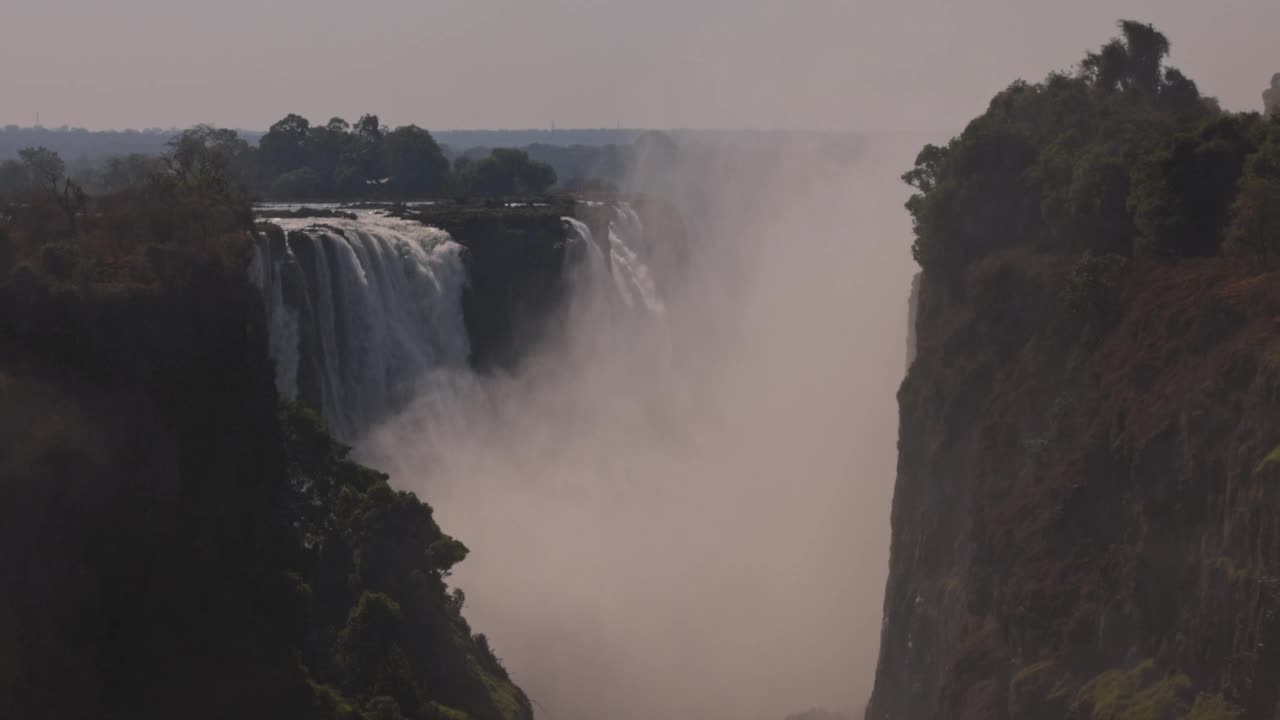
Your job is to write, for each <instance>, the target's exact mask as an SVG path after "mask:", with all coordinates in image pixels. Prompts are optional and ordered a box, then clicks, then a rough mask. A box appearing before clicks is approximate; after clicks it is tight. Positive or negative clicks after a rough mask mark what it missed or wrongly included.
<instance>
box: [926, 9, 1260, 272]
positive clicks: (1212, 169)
mask: <svg viewBox="0 0 1280 720" xmlns="http://www.w3.org/2000/svg"><path fill="white" fill-rule="evenodd" d="M1120 29H1121V37H1119V38H1116V39H1114V40H1111V41H1110V42H1108V43H1107V44H1106V45H1104V46H1103V47H1102V48H1101V49H1100V50H1098V51H1097V52H1091V53H1089V54H1087V55H1086V57H1085V59H1084V60H1083V61H1082V62H1081V64H1080V65H1079V67H1078V69H1077V71H1076V72H1075V73H1074V74H1071V75H1067V74H1062V73H1054V74H1051V75H1050V76H1049V77H1047V78H1046V79H1045V80H1044V81H1042V82H1040V83H1036V84H1029V83H1026V82H1022V81H1018V82H1015V83H1013V84H1012V85H1010V86H1009V87H1008V88H1007V89H1006V90H1004V91H1003V92H1001V93H1000V94H998V95H997V96H996V97H995V98H993V99H992V101H991V103H990V105H989V106H988V108H987V111H986V112H985V113H983V114H982V115H981V116H979V117H978V118H975V119H974V120H973V121H972V122H970V123H969V125H968V126H967V127H966V128H965V130H964V131H963V132H962V133H961V134H960V135H959V136H957V137H955V138H953V139H952V140H951V141H950V142H949V143H947V144H946V145H942V146H936V145H927V146H925V148H924V149H923V150H921V151H920V153H919V155H918V156H917V157H916V161H915V166H914V167H913V168H912V169H911V170H909V171H907V172H906V173H905V174H904V175H903V180H904V181H906V182H907V183H908V184H909V185H911V186H912V187H914V188H915V190H916V192H915V194H913V195H912V197H911V198H910V199H909V200H908V202H907V209H908V210H909V211H910V212H911V216H912V219H913V223H914V228H915V236H916V238H915V242H914V244H913V246H912V252H913V254H914V256H915V258H916V260H917V261H918V262H919V263H920V264H921V265H922V266H923V267H924V268H925V269H926V270H938V271H943V272H954V271H957V270H959V269H961V268H963V267H965V266H966V265H967V264H968V263H969V262H971V261H973V260H974V259H976V258H979V257H983V256H986V255H989V254H992V253H994V252H998V251H1000V250H1002V249H1005V248H1010V247H1013V246H1016V245H1032V244H1034V245H1038V246H1040V247H1044V248H1046V249H1050V250H1060V251H1081V250H1089V251H1092V252H1094V253H1098V254H1118V255H1131V254H1134V253H1135V252H1137V253H1149V254H1154V255H1159V256H1161V257H1168V258H1178V257H1186V256H1194V255H1207V254H1214V253H1216V252H1217V251H1218V249H1219V247H1220V245H1221V242H1222V238H1223V235H1224V232H1225V226H1226V224H1227V215H1228V211H1229V209H1230V208H1231V206H1232V202H1233V200H1234V198H1235V196H1236V186H1237V181H1238V179H1239V177H1240V175H1241V174H1242V172H1243V169H1244V166H1245V163H1246V160H1247V158H1249V156H1250V155H1251V154H1252V153H1253V152H1254V151H1255V150H1256V149H1257V138H1258V136H1259V132H1258V124H1259V123H1260V120H1259V118H1258V117H1257V116H1252V115H1243V116H1233V115H1225V114H1223V113H1222V112H1221V111H1220V110H1219V109H1218V108H1217V105H1216V103H1215V102H1213V101H1212V100H1209V99H1206V98H1203V97H1201V96H1200V93H1199V90H1198V88H1197V87H1196V85H1195V83H1194V82H1192V81H1191V80H1190V79H1188V78H1187V77H1186V76H1185V75H1183V74H1182V73H1181V72H1180V71H1178V70H1177V69H1176V68H1171V67H1166V66H1165V65H1164V61H1165V58H1166V57H1167V56H1168V53H1169V49H1170V44H1169V41H1168V39H1167V38H1166V37H1165V36H1164V35H1162V34H1161V33H1159V32H1158V31H1157V30H1156V29H1155V28H1153V27H1151V26H1150V25H1146V24H1143V23H1138V22H1134V21H1129V20H1125V21H1121V23H1120Z"/></svg>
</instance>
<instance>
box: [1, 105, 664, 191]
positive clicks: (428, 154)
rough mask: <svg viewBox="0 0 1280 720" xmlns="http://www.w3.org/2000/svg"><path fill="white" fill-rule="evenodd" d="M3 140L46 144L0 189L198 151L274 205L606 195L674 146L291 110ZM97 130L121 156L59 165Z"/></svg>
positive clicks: (15, 133) (124, 171)
mask: <svg viewBox="0 0 1280 720" xmlns="http://www.w3.org/2000/svg"><path fill="white" fill-rule="evenodd" d="M503 132H507V131H503ZM565 132H570V131H565ZM473 134H476V133H473ZM483 134H484V133H479V134H477V135H483ZM0 135H4V136H5V138H6V142H8V143H9V144H12V143H11V141H12V140H14V139H15V138H31V139H33V140H34V139H39V138H43V139H45V140H47V141H48V142H35V143H33V144H30V145H23V146H20V147H17V148H16V149H15V150H14V151H13V152H12V157H11V158H10V159H8V160H3V161H0V193H12V192H16V191H21V190H23V189H27V188H30V187H32V186H35V185H39V184H47V183H48V182H51V181H54V180H61V179H64V178H65V179H71V180H72V181H74V182H75V183H76V184H77V185H79V186H80V187H82V188H84V189H85V190H87V191H88V192H92V193H104V192H115V191H119V190H121V189H123V188H126V187H131V186H133V185H136V184H138V183H140V182H143V181H145V180H146V178H148V177H149V176H151V175H152V174H153V173H156V172H163V171H164V170H165V162H166V161H165V159H164V158H165V157H166V154H172V152H173V151H175V150H180V149H181V148H183V147H190V146H191V145H192V144H196V145H200V146H202V147H206V148H208V149H210V150H211V151H213V152H214V153H216V154H217V155H218V156H219V157H221V158H222V160H223V162H224V163H225V165H226V169H227V174H228V176H229V177H230V178H231V179H232V180H233V181H234V182H235V183H236V184H237V185H238V186H239V187H241V188H242V190H243V191H244V192H245V193H246V194H247V195H249V196H252V197H257V198H262V199H271V200H349V199H405V198H420V197H442V196H468V195H481V196H502V195H536V194H541V193H545V192H546V191H547V190H549V189H551V188H552V187H556V186H558V187H560V188H562V189H570V190H582V189H596V190H613V189H616V188H617V186H618V185H619V184H621V183H622V182H623V181H624V180H625V178H627V177H628V175H629V174H630V173H632V172H633V170H634V169H635V168H636V167H637V164H638V157H639V156H640V155H641V154H644V153H648V154H650V155H651V157H652V158H655V159H656V160H657V161H659V162H664V161H671V160H672V159H673V158H674V156H675V147H676V146H675V143H674V141H673V140H671V139H670V138H669V137H668V136H666V135H665V134H663V133H657V132H646V133H642V134H640V135H638V136H637V137H635V138H634V139H633V140H632V141H631V142H629V143H628V144H625V145H618V144H608V145H602V146H588V145H569V146H564V145H552V144H544V143H540V144H534V145H529V146H527V147H526V148H514V147H495V148H490V147H482V148H470V149H467V150H465V151H463V152H451V151H450V150H449V148H448V147H446V146H444V145H441V144H440V143H438V142H437V140H436V138H435V136H434V135H433V134H432V133H430V132H428V131H427V130H424V129H422V128H419V127H417V126H415V125H406V126H401V127H397V128H389V127H387V126H384V125H382V124H381V123H380V122H379V120H378V117H377V116H376V115H364V116H361V117H360V119H359V120H357V121H356V122H355V123H349V122H347V121H346V120H344V119H342V118H332V119H330V120H329V121H328V122H326V123H324V124H322V125H319V124H312V123H311V122H310V121H308V120H307V119H306V118H303V117H301V116H299V115H289V116H287V117H285V118H284V119H282V120H280V121H279V122H277V123H275V124H274V125H272V126H271V128H270V130H268V131H267V132H266V133H265V134H257V133H252V134H248V135H246V134H245V133H242V132H240V131H236V130H229V129H224V128H215V127H211V126H207V125H201V126H197V127H195V128H191V129H189V130H183V131H160V130H149V131H143V132H124V133H89V132H87V131H80V130H53V131H51V130H44V129H40V128H35V129H23V128H7V129H5V130H4V131H0ZM95 135H104V136H107V137H108V138H109V139H110V140H111V141H113V142H114V141H116V140H119V141H121V142H120V144H119V145H118V147H125V148H130V151H129V152H124V153H119V154H107V155H102V156H99V157H98V158H97V159H96V160H90V159H88V158H89V156H88V154H87V153H81V154H80V155H78V156H73V158H68V156H67V149H68V148H71V152H76V150H75V149H76V148H85V147H87V146H88V145H89V144H91V143H90V142H89V140H88V139H89V138H92V137H94V136H95ZM491 135H492V136H493V137H499V136H501V132H495V133H491ZM0 147H3V146H0ZM68 160H70V162H68ZM33 163H34V164H33ZM37 165H39V167H37Z"/></svg>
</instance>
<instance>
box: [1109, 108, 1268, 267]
mask: <svg viewBox="0 0 1280 720" xmlns="http://www.w3.org/2000/svg"><path fill="white" fill-rule="evenodd" d="M1255 123H1256V117H1251V116H1222V117H1219V118H1214V119H1212V120H1210V121H1208V122H1205V123H1202V124H1200V125H1198V126H1196V127H1194V128H1191V129H1188V130H1185V131H1183V132H1179V133H1177V134H1175V135H1173V136H1172V137H1169V138H1167V139H1165V140H1164V141H1163V142H1161V143H1160V144H1159V145H1158V146H1157V147H1155V148H1154V149H1153V150H1152V151H1151V152H1149V153H1147V154H1146V155H1144V156H1143V157H1142V158H1141V160H1140V161H1139V162H1138V163H1137V165H1136V166H1135V167H1134V170H1133V191H1132V194H1131V195H1130V197H1129V207H1130V210H1131V211H1132V213H1133V218H1134V224H1135V225H1136V226H1137V229H1138V233H1139V237H1138V240H1137V244H1136V248H1137V249H1138V250H1139V251H1140V252H1142V253H1144V254H1149V255H1155V256H1158V257H1166V258H1181V257H1209V256H1213V255H1217V254H1218V252H1219V250H1220V249H1221V245H1222V240H1223V234H1224V230H1225V228H1226V225H1227V216H1228V211H1229V210H1230V208H1231V204H1232V200H1233V199H1234V197H1235V195H1236V190H1237V185H1238V182H1239V179H1240V176H1241V174H1242V173H1243V171H1244V163H1245V159H1246V158H1247V157H1248V156H1249V155H1250V154H1251V153H1252V152H1253V150H1254V149H1255V145H1254V142H1253V140H1252V139H1251V138H1250V131H1251V129H1252V128H1251V126H1252V125H1253V124H1255Z"/></svg>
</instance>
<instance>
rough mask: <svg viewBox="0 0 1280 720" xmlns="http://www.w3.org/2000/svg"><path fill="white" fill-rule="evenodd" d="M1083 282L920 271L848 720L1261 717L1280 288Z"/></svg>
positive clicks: (1158, 280) (1235, 272)
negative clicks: (877, 620) (872, 592)
mask: <svg viewBox="0 0 1280 720" xmlns="http://www.w3.org/2000/svg"><path fill="white" fill-rule="evenodd" d="M1095 271H1097V272H1102V271H1101V270H1099V268H1097V267H1093V266H1090V267H1089V268H1085V267H1083V266H1082V265H1080V264H1077V263H1076V262H1075V261H1074V258H1071V257H1066V256H1060V255H1047V254H1043V253H1040V254H1037V253H1035V252H1032V251H1029V250H1028V251H1023V250H1019V251H1010V252H1006V253H1004V254H1000V255H996V256H992V257H988V258H986V259H984V260H982V261H980V262H979V263H977V264H975V265H974V266H972V267H970V268H969V269H968V270H967V272H965V274H964V275H963V276H962V277H961V278H959V279H958V280H956V281H955V282H949V281H944V279H943V278H941V277H940V276H939V275H937V274H930V273H925V274H924V276H923V277H922V280H921V284H920V287H919V300H918V302H919V305H918V315H917V317H916V318H915V326H914V333H915V334H914V337H915V341H916V351H917V353H916V357H915V360H914V362H913V363H912V364H911V367H910V369H909V372H908V375H907V378H906V380H905V381H904V382H903V384H902V387H901V390H900V391H899V402H900V437H899V452H900V455H899V460H898V477H897V483H896V488H895V495H894V501H893V511H892V512H893V515H892V528H893V530H892V550H891V560H890V578H889V582H888V586H887V590H886V597H885V625H884V629H883V638H882V645H881V651H880V662H879V668H878V671H877V676H876V684H875V691H874V695H873V698H872V700H871V702H870V705H869V707H868V710H867V714H866V716H867V718H868V720H882V719H886V720H887V719H897V720H931V719H935V718H937V719H942V718H947V719H953V718H955V719H964V718H973V719H974V720H977V719H978V718H981V719H983V720H988V719H991V718H1009V719H1013V718H1035V719H1037V720H1052V719H1053V718H1151V719H1152V720H1160V719H1162V718H1164V719H1172V718H1192V717H1194V718H1236V717H1241V718H1259V719H1262V718H1268V719H1269V718H1272V717H1275V716H1276V713H1277V711H1278V708H1277V701H1278V699H1280V698H1278V690H1280V683H1278V682H1277V680H1278V679H1280V614H1278V612H1277V611H1280V522H1277V521H1276V517H1277V516H1278V513H1277V510H1280V412H1277V410H1280V340H1277V339H1276V337H1277V335H1276V331H1277V327H1278V324H1277V318H1280V282H1278V281H1280V274H1277V273H1270V272H1263V271H1261V270H1259V269H1256V268H1254V267H1251V266H1248V265H1242V264H1238V263H1235V262H1233V261H1231V260H1227V259H1214V260H1197V261H1187V262H1182V263H1179V264H1159V263H1155V262H1151V261H1141V260H1133V261H1128V262H1125V261H1120V260H1118V259H1117V260H1116V262H1115V264H1114V265H1113V266H1111V267H1110V269H1109V270H1107V271H1106V272H1104V273H1103V275H1102V277H1098V276H1096V275H1094V274H1091V273H1094V272H1095ZM1064 290H1065V292H1064Z"/></svg>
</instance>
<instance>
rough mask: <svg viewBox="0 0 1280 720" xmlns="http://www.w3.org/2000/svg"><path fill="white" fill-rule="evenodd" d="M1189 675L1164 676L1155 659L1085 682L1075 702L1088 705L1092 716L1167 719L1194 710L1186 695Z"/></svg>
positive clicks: (1093, 718) (1124, 719)
mask: <svg viewBox="0 0 1280 720" xmlns="http://www.w3.org/2000/svg"><path fill="white" fill-rule="evenodd" d="M1189 688H1190V681H1189V680H1188V679H1187V676H1185V675H1182V674H1179V673H1174V674H1169V675H1164V676H1160V675H1159V674H1158V673H1157V672H1156V670H1155V664H1154V662H1152V661H1151V660H1147V661H1144V662H1142V663H1140V664H1139V665H1138V666H1136V667H1134V668H1132V669H1130V670H1110V671H1107V672H1105V673H1103V674H1101V675H1099V676H1097V677H1095V678H1093V679H1092V680H1090V681H1089V682H1087V683H1085V685H1084V686H1083V687H1081V688H1080V691H1079V692H1078V693H1077V694H1076V699H1075V704H1076V706H1077V707H1080V708H1087V709H1088V711H1089V717H1090V718H1091V720H1163V719H1164V718H1170V717H1180V716H1182V715H1183V714H1185V713H1186V712H1187V711H1188V710H1190V706H1189V705H1188V704H1187V702H1186V700H1184V699H1183V696H1184V695H1185V694H1186V691H1187V690H1188V689H1189Z"/></svg>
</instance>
